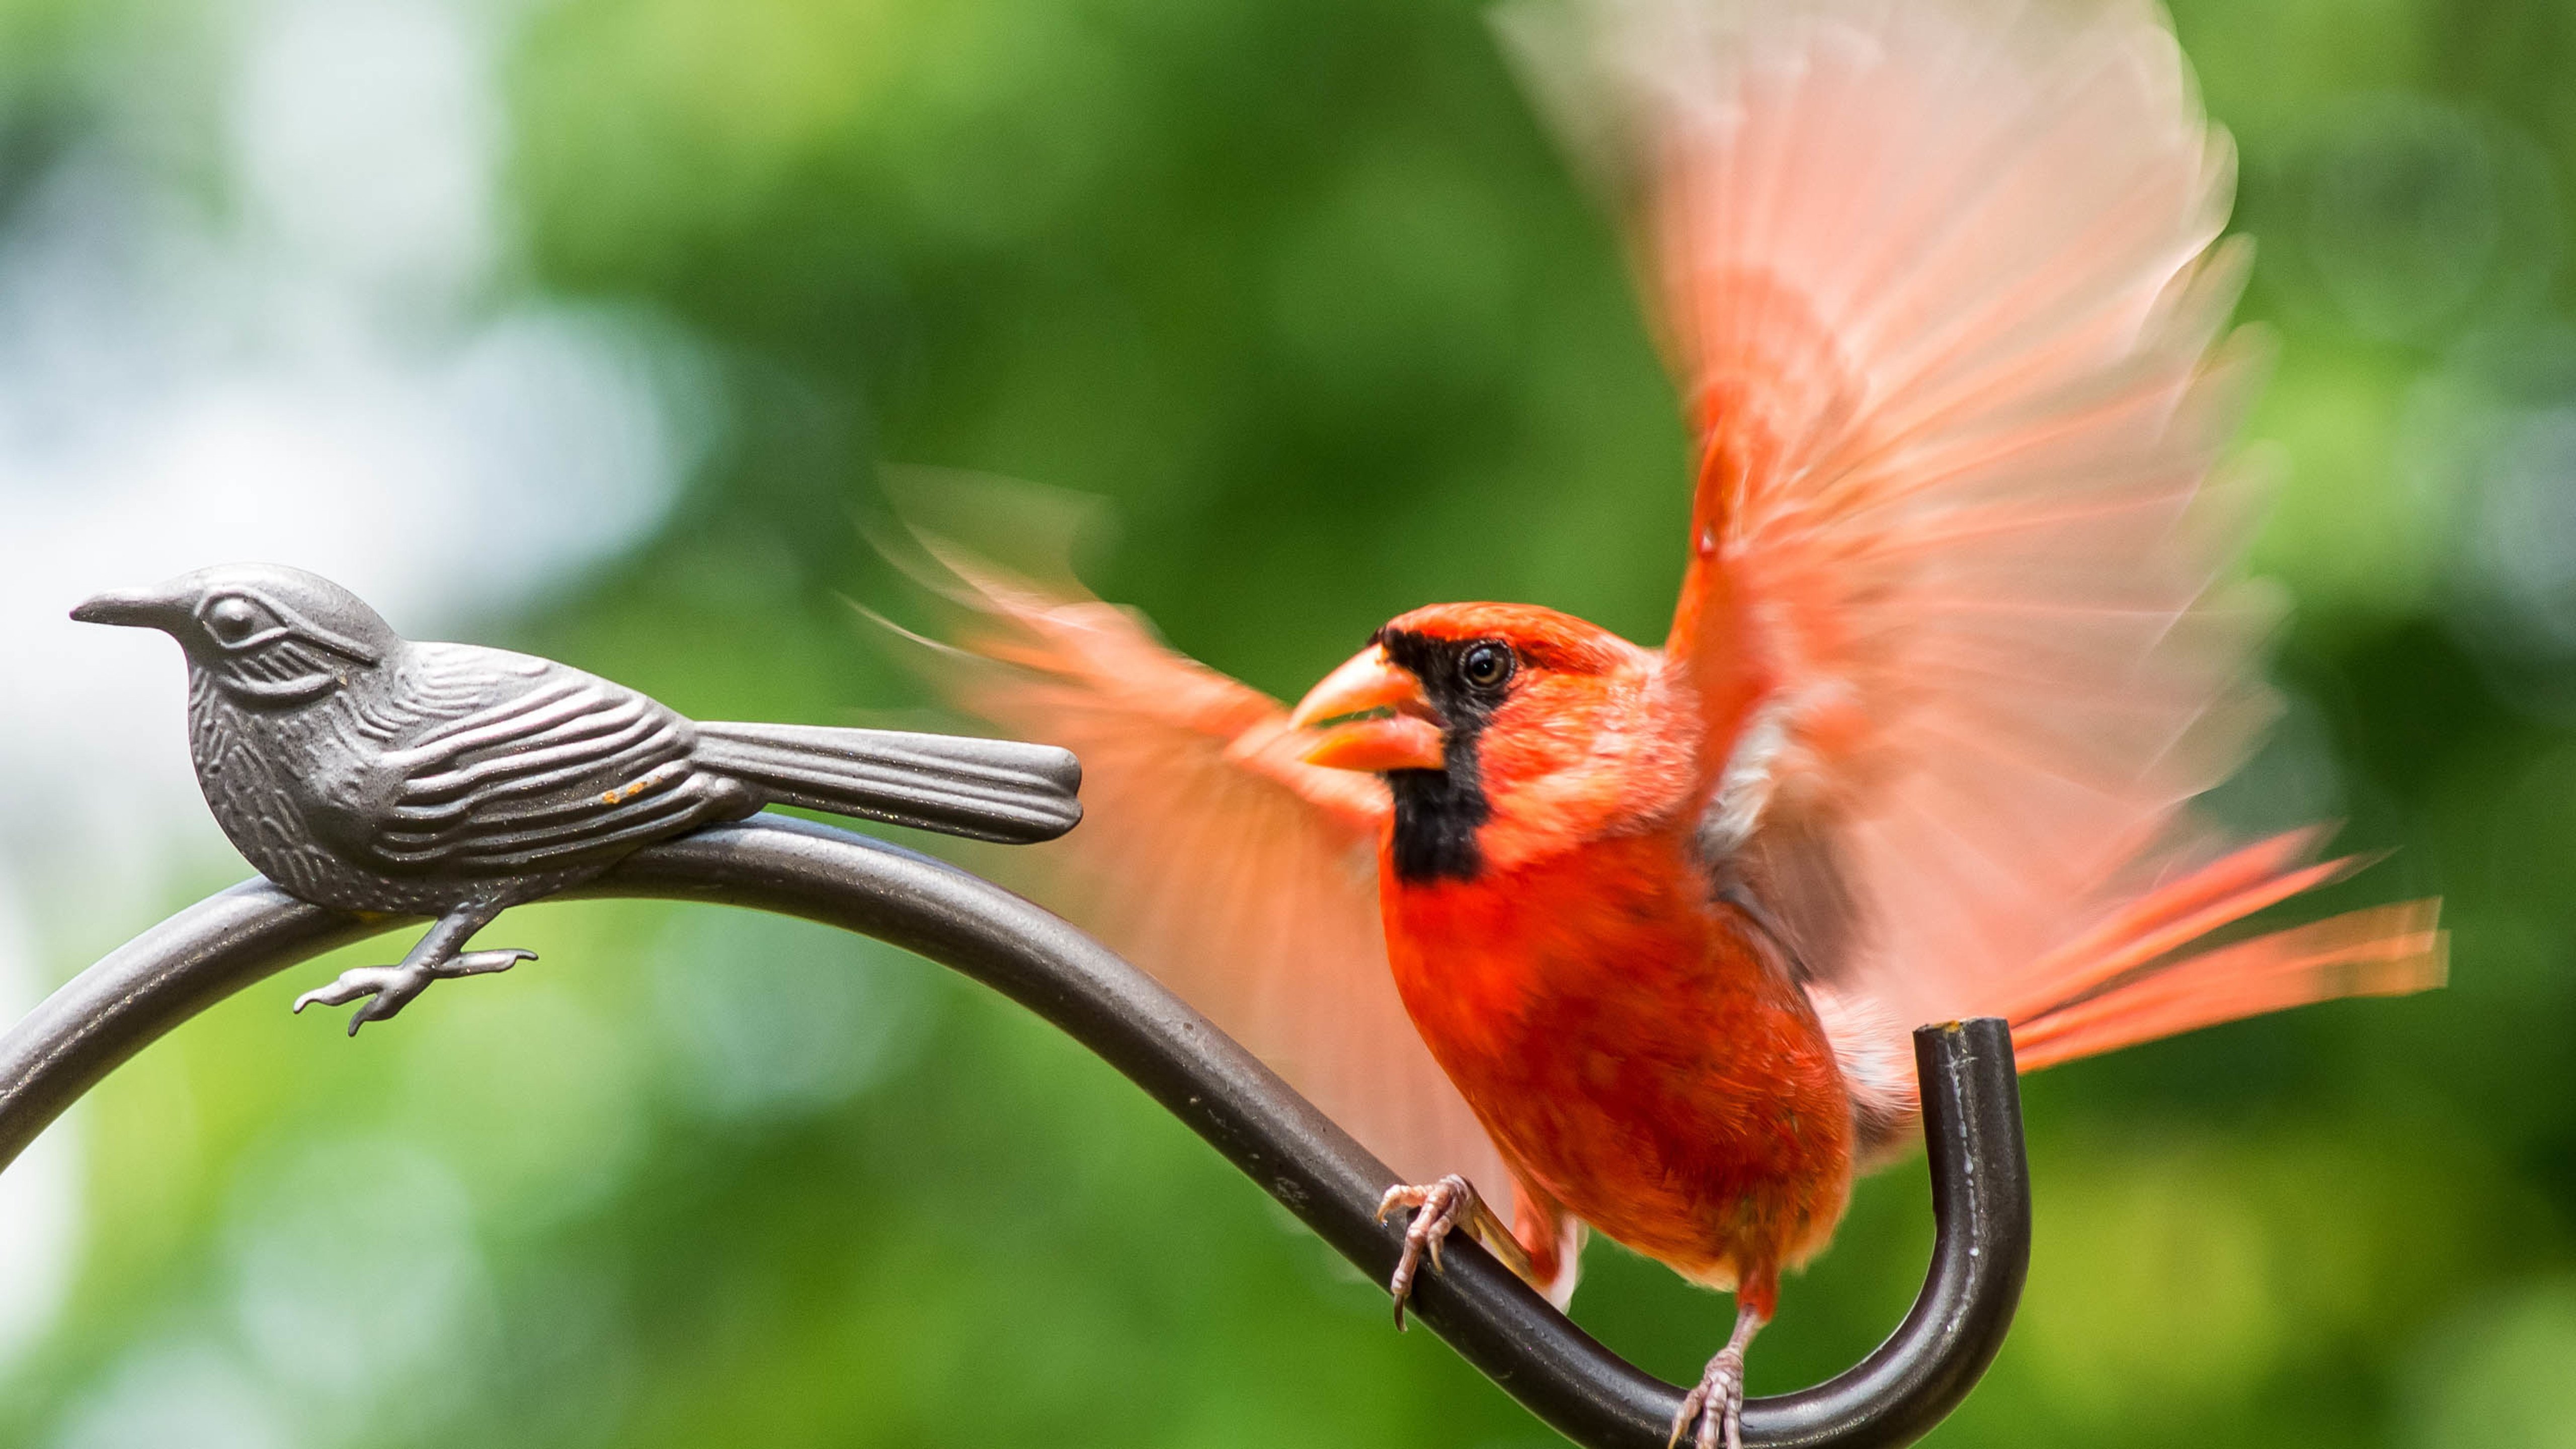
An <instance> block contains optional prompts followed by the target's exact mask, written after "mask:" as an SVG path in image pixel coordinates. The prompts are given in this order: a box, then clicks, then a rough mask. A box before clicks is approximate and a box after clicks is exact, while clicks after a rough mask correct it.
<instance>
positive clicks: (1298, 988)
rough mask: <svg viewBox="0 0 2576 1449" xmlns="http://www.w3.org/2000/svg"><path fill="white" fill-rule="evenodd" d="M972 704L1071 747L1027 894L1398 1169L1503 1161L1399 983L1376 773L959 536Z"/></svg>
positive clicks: (1483, 1170)
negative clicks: (1324, 760)
mask: <svg viewBox="0 0 2576 1449" xmlns="http://www.w3.org/2000/svg"><path fill="white" fill-rule="evenodd" d="M934 552H935V553H936V554H937V556H938V558H939V560H940V562H941V563H942V564H943V565H944V566H945V567H946V568H948V569H949V570H951V571H953V573H954V574H955V576H956V581H957V582H956V585H955V587H954V588H953V589H951V590H949V592H950V594H951V596H952V597H953V598H955V599H956V600H957V601H959V602H961V603H963V604H965V605H967V606H968V607H969V608H970V609H971V611H972V615H971V619H970V621H969V623H968V625H967V626H966V628H965V630H964V631H963V634H962V639H963V642H964V645H965V649H964V650H962V651H956V652H949V653H945V654H944V655H943V659H944V661H945V669H944V672H945V673H946V675H947V678H946V680H945V683H946V684H947V685H948V687H949V689H950V691H951V693H952V694H953V696H954V697H955V698H956V699H957V701H958V702H959V703H960V704H961V705H963V706H964V707H965V708H967V709H969V710H972V711H973V712H974V713H976V714H978V715H980V716H982V717H983V718H985V719H988V720H990V721H992V722H993V723H994V725H995V726H996V727H998V728H999V729H1001V730H1003V731H1005V732H1007V733H1009V734H1012V735H1016V736H1019V737H1022V738H1026V739H1031V740H1039V741H1043V742H1045V743H1048V744H1055V745H1062V746H1064V747H1065V748H1067V749H1070V750H1072V751H1073V752H1074V753H1075V754H1076V755H1078V756H1079V757H1081V760H1082V768H1083V795H1084V799H1085V801H1086V802H1087V808H1086V811H1085V814H1084V817H1083V824H1082V828H1081V829H1079V830H1076V831H1075V832H1073V833H1072V834H1071V835H1070V836H1068V837H1066V838H1065V839H1064V840H1063V841H1061V842H1059V843H1056V844H1052V845H1044V846H1036V847H1032V848H1031V849H1030V850H1029V851H1028V852H1027V854H1028V855H1030V856H1033V857H1036V858H1037V859H1039V860H1040V861H1042V862H1043V864H1042V865H1041V866H1040V869H1041V870H1043V871H1045V872H1046V878H1045V879H1043V880H1041V881H1040V882H1039V883H1038V891H1039V893H1040V895H1041V896H1042V897H1043V898H1044V899H1045V900H1046V901H1047V903H1048V904H1049V905H1051V906H1053V907H1054V908H1055V909H1057V910H1059V911H1061V912H1063V913H1064V914H1066V915H1067V916H1068V917H1070V918H1072V919H1073V920H1075V921H1077V922H1079V923H1080V924H1082V925H1083V926H1084V927H1085V928H1087V929H1089V930H1091V931H1092V932H1094V933H1095V934H1097V935H1099V936H1100V937H1101V939H1103V940H1105V941H1107V942H1108V943H1109V944H1110V945H1111V946H1112V947H1114V948H1115V949H1117V950H1118V951H1119V952H1120V953H1121V954H1123V955H1125V956H1126V957H1127V958H1128V959H1129V960H1132V961H1134V962H1135V963H1136V964H1137V965H1139V966H1142V967H1144V968H1145V969H1146V970H1147V971H1150V972H1152V973H1153V974H1154V976H1155V977H1156V978H1157V979H1159V980H1160V981H1162V982H1163V983H1164V984H1165V985H1167V986H1169V987H1171V988H1172V989H1173V990H1174V991H1176V992H1178V993H1180V995H1181V996H1182V997H1183V998H1185V999H1186V1000H1188V1001H1189V1003H1190V1004H1191V1005H1193V1006H1195V1007H1197V1008H1198V1009H1199V1010H1200V1011H1202V1012H1205V1013H1206V1014H1207V1016H1208V1018H1209V1019H1210V1020H1212V1021H1214V1022H1215V1023H1216V1024H1217V1025H1218V1026H1219V1027H1221V1028H1223V1029H1224V1030H1225V1032H1226V1033H1227V1034H1228V1035H1230V1036H1232V1037H1234V1038H1235V1040H1237V1041H1239V1042H1241V1043H1243V1044H1244V1045H1245V1046H1246V1047H1248V1048H1250V1049H1251V1050H1252V1051H1253V1052H1254V1053H1255V1054H1256V1055H1258V1056H1259V1057H1260V1058H1261V1059H1262V1060H1263V1061H1265V1062H1267V1063H1269V1064H1270V1065H1271V1067H1272V1068H1273V1069H1275V1070H1276V1071H1278V1073H1279V1074H1280V1075H1281V1076H1283V1077H1285V1078H1287V1079H1288V1081H1289V1082H1290V1083H1291V1084H1292V1085H1294V1086H1295V1087H1296V1088H1297V1090H1298V1091H1300V1092H1302V1093H1304V1094H1305V1095H1306V1097H1307V1098H1308V1099H1309V1100H1311V1101H1312V1102H1314V1103H1315V1105H1316V1106H1318V1107H1320V1108H1322V1109H1323V1110H1324V1112H1325V1114H1326V1115H1327V1116H1330V1117H1331V1118H1332V1119H1333V1120H1334V1121H1336V1122H1338V1123H1340V1124H1341V1125H1342V1126H1343V1127H1344V1128H1345V1129H1346V1130H1348V1131H1349V1132H1350V1133H1351V1135H1352V1136H1354V1137H1356V1138H1358V1139H1359V1141H1360V1142H1361V1144H1362V1145H1364V1146H1366V1147H1367V1148H1368V1149H1369V1150H1370V1151H1371V1152H1374V1153H1376V1154H1377V1155H1378V1156H1379V1157H1380V1158H1382V1159H1384V1160H1385V1162H1386V1163H1387V1164H1388V1165H1389V1166H1390V1167H1392V1168H1394V1169H1395V1170H1396V1172H1397V1173H1398V1174H1399V1175H1401V1176H1403V1177H1404V1179H1405V1180H1406V1181H1410V1182H1428V1181H1431V1180H1433V1179H1434V1178H1437V1177H1439V1176H1440V1175H1441V1174H1443V1173H1450V1172H1463V1173H1465V1174H1466V1175H1467V1176H1468V1178H1469V1179H1470V1180H1471V1181H1474V1182H1476V1183H1478V1184H1479V1185H1481V1186H1483V1187H1484V1188H1485V1189H1486V1191H1487V1192H1489V1193H1491V1194H1492V1195H1493V1200H1494V1201H1495V1202H1497V1203H1499V1202H1501V1201H1503V1200H1504V1197H1503V1194H1504V1191H1505V1188H1504V1184H1505V1183H1506V1181H1507V1178H1506V1176H1505V1174H1504V1171H1503V1168H1502V1164H1501V1161H1500V1159H1499V1158H1498V1157H1497V1156H1496V1154H1495V1152H1494V1148H1493V1145H1492V1143H1491V1142H1490V1141H1489V1140H1488V1139H1487V1138H1486V1136H1485V1134H1484V1130H1483V1129H1482V1128H1481V1127H1480V1126H1478V1124H1477V1122H1476V1119H1475V1116H1474V1114H1473V1113H1471V1112H1470V1111H1469V1110H1468V1108H1467V1104H1466V1102H1465V1100H1464V1099H1462V1098H1461V1097H1460V1096H1459V1095H1458V1093H1457V1090H1456V1089H1455V1088H1453V1087H1451V1086H1450V1085H1449V1080H1448V1078H1447V1077H1446V1076H1445V1075H1443V1074H1442V1073H1441V1071H1440V1068H1439V1066H1438V1064H1437V1063H1435V1062H1433V1061H1432V1059H1431V1054H1430V1051H1429V1050H1428V1049H1427V1048H1426V1047H1424V1046H1423V1044H1422V1038H1421V1037H1420V1036H1419V1035H1418V1034H1417V1033H1416V1032H1415V1030H1414V1027H1413V1022H1412V1020H1411V1018H1409V1017H1408V1016H1406V1015H1405V1012H1404V1006H1403V1003H1402V1002H1401V1001H1399V1000H1398V999H1397V997H1396V993H1395V983H1394V979H1393V977H1392V976H1391V975H1390V973H1389V970H1388V966H1387V960H1386V944H1385V935H1384V928H1383V926H1382V925H1381V924H1380V921H1379V915H1378V893H1377V866H1376V842H1377V833H1378V827H1379V823H1380V822H1381V821H1382V820H1383V819H1384V818H1385V815H1386V812H1387V810H1388V809H1389V808H1390V807H1389V805H1388V802H1387V796H1386V790H1385V787H1384V786H1383V785H1382V784H1381V783H1379V782H1378V781H1377V780H1375V779H1372V778H1369V777H1366V776H1359V775H1353V774H1351V773H1349V772H1347V771H1341V770H1323V769H1317V768H1315V767H1313V766H1311V765H1307V764H1304V763H1302V762H1301V761H1300V760H1299V759H1298V758H1297V746H1296V743H1295V741H1294V740H1293V739H1291V738H1290V736H1289V731H1288V721H1287V713H1286V711H1285V710H1283V709H1281V708H1280V706H1279V704H1278V703H1277V702H1276V701H1274V700H1272V699H1270V698H1269V697H1268V696H1266V695H1263V694H1262V693H1260V692H1259V691H1258V690H1254V689H1252V688H1250V687H1248V686H1246V685H1243V684H1240V683H1238V682H1236V681H1234V680H1232V679H1228V678H1226V677H1225V676H1223V675H1220V674H1218V673H1216V672H1215V671H1213V670H1210V669H1207V668H1205V667H1203V666H1201V665H1199V664H1197V663H1195V662H1193V661H1191V660H1188V659H1185V658H1183V657H1181V656H1180V655H1178V654H1175V653H1173V652H1172V651H1171V650H1170V649H1168V648H1166V647H1164V645H1163V644H1162V643H1161V642H1160V641H1158V640H1157V639H1155V638H1154V637H1153V635H1152V634H1151V632H1150V631H1149V627H1148V626H1147V625H1146V624H1145V623H1144V622H1143V621H1142V620H1141V619H1139V618H1138V617H1137V616H1136V615H1135V614H1133V613H1131V612H1129V611H1127V610H1124V609H1119V608H1115V607H1113V606H1111V605H1108V604H1104V603H1101V602H1099V601H1097V600H1095V599H1090V598H1085V597H1078V596H1077V597H1061V596H1050V595H1049V594H1047V593H1044V592H1041V591H1040V590H1038V589H1037V588H1036V587H1034V586H1032V585H1030V584H1028V583H1027V582H1025V581H1023V580H1019V579H1015V578H1011V577H1008V576H1006V575H1003V574H1001V573H1000V572H998V571H996V570H993V569H991V568H989V567H988V566H985V565H983V564H980V563H977V562H975V561H973V560H970V559H967V558H964V557H962V556H960V555H958V554H956V553H954V552H953V551H950V550H946V549H941V548H934Z"/></svg>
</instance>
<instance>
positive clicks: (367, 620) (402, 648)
mask: <svg viewBox="0 0 2576 1449" xmlns="http://www.w3.org/2000/svg"><path fill="white" fill-rule="evenodd" d="M72 617H73V618H74V619H77V620H80V621H82V622H84V623H92V624H125V625H135V626H140V627H143V628H149V629H159V630H161V631H163V632H164V633H167V634H169V635H170V636H171V637H173V638H175V639H177V640H178V641H179V645H180V647H181V648H182V649H184V650H186V651H187V656H188V743H189V750H190V753H191V754H192V755H193V756H194V758H195V761H196V767H197V782H198V784H199V785H200V786H201V787H202V788H203V789H204V790H205V793H206V803H207V805H208V806H209V807H211V808H212V809H213V811H214V815H215V820H216V822H217V823H218V824H220V825H221V826H222V827H223V830H224V834H225V835H226V836H228V837H230V838H231V840H232V843H233V845H234V846H235V848H237V849H239V850H240V851H241V853H242V854H243V855H244V856H246V857H248V858H249V860H250V863H251V864H252V865H253V866H255V867H257V868H258V869H259V870H260V871H261V872H262V873H263V874H265V875H267V876H268V878H269V879H271V880H273V881H275V882H276V883H277V884H278V885H279V886H281V887H283V888H284V889H286V890H287V891H289V892H290V893H292V894H294V895H296V896H298V897H301V898H302V899H304V900H307V901H311V902H313V903H314V904H316V905H323V906H332V907H337V908H339V909H342V910H359V911H386V912H399V913H402V914H406V915H432V916H436V917H437V918H438V923H437V924H436V925H434V926H432V927H431V928H430V930H429V934H427V935H426V936H423V937H422V938H421V940H420V943H419V944H418V945H416V946H414V947H413V948H412V950H411V953H410V954H409V955H407V956H405V957H404V958H403V959H402V961H401V963H400V964H398V965H394V966H369V967H361V968H358V969H355V970H351V971H347V972H344V973H342V975H341V976H340V979H339V980H338V981H336V982H334V983H332V984H331V985H329V986H326V987H324V988H322V989H320V990H318V991H310V992H307V993H305V994H304V995H303V996H301V997H298V998H297V999H296V1002H295V1009H296V1010H297V1011H299V1012H301V1011H302V1010H303V1009H304V1008H305V1007H306V1006H308V1005H310V1004H312V1003H314V1002H321V1003H323V1004H325V1005H330V1006H338V1005H341V1004H343V1003H345V1002H350V1001H355V1000H357V999H359V998H360V997H372V998H373V999H372V1000H370V1001H368V1002H367V1003H366V1004H365V1005H364V1006H361V1007H360V1008H359V1009H358V1010H357V1012H356V1013H355V1014H354V1015H352V1016H351V1017H350V1018H349V1032H350V1034H351V1035H353V1036H354V1035H356V1034H357V1030H358V1028H359V1027H361V1026H363V1025H365V1024H366V1023H367V1022H370V1021H380V1020H383V1019H385V1018H388V1017H391V1016H393V1015H394V1014H395V1013H396V1012H399V1011H401V1010H402V1009H403V1007H404V1006H405V1005H406V1004H408V1003H409V1002H410V1001H411V1000H412V998H414V997H416V996H418V995H419V994H420V993H421V992H422V991H424V990H426V989H428V987H429V984H430V983H431V982H433V981H436V980H439V979H441V978H444V977H451V976H472V975H477V974H480V973H483V972H487V971H506V970H508V969H509V968H510V967H511V966H513V965H515V964H516V963H518V962H519V961H522V960H533V959H535V953H534V952H530V951H522V950H516V949H512V948H507V947H504V948H500V949H496V950H482V951H466V950H463V949H462V948H463V946H464V945H465V943H466V941H467V940H468V939H469V938H471V937H472V936H473V934H474V933H475V932H476V931H479V930H481V929H482V928H483V927H484V926H486V925H488V924H489V923H490V922H491V921H492V919H493V918H494V917H496V916H498V915H499V914H500V913H501V912H502V911H504V910H506V909H508V908H509V907H511V906H514V905H519V904H521V903H524V902H527V901H532V900H536V899H538V898H540V897H542V896H546V895H549V894H551V893H553V892H555V891H559V890H562V889H563V888H565V887H566V886H570V885H575V884H578V883H580V882H582V881H584V880H588V879H589V878H591V877H592V876H595V875H598V874H599V873H600V872H602V871H604V870H606V869H607V868H608V867H609V866H610V865H612V864H614V863H615V862H616V861H617V860H618V859H620V858H621V857H623V856H625V855H627V854H628V853H630V852H632V851H634V850H636V849H638V848H640V847H642V846H645V845H649V844H651V843H652V842H654V841H657V840H666V839H669V838H670V837H672V836H676V835H684V834H687V833H688V832H689V831H692V830H695V829H698V828H699V827H701V826H705V825H711V824H715V823H717V822H720V821H727V820H739V819H741V818H743V817H744V816H747V815H750V814H752V813H753V812H755V811H757V810H759V809H761V808H762V807H763V806H767V805H797V806H803V807H805V808H808V809H814V810H823V811H828V812H831V813H833V814H836V815H849V816H856V817H858V818H860V819H864V820H877V821H884V822H887V823H890V824H896V825H909V826H914V827H917V828H919V829H923V830H936V831H940V832H943V833H945V834H949V835H962V836H965V837H967V838H969V839H974V840H992V841H1003V842H1010V843H1028V842H1033V841H1040V840H1051V839H1054V838H1055V837H1056V836H1059V835H1062V834H1063V833H1064V832H1066V831H1067V830H1070V829H1072V828H1073V826H1074V824H1075V823H1076V822H1077V821H1079V820H1080V819H1081V818H1082V807H1081V805H1080V804H1079V803H1078V802H1077V801H1076V800H1075V798H1074V795H1075V791H1076V790H1077V789H1078V788H1079V787H1080V784H1081V779H1082V769H1081V766H1080V764H1079V763H1078V762H1077V761H1076V760H1075V759H1074V757H1073V755H1072V754H1071V753H1070V752H1068V751H1065V750H1061V749H1056V748H1053V747H1051V746H1045V745H1029V744H1019V743H1014V742H1011V741H1006V740H988V739H974V738H967V737H961V736H950V735H930V734H909V733H898V732H894V731H887V730H867V729H832V728H819V727H814V726H806V725H773V724H698V723H694V722H692V721H690V720H688V719H686V718H684V717H682V716H681V715H679V714H678V713H676V712H674V711H673V710H671V709H669V708H666V707H665V706H663V705H662V704H660V703H658V702H656V701H655V700H652V699H649V698H647V697H645V696H644V695H641V694H638V693H636V692H635V691H634V690H631V689H628V688H626V687H624V686H622V685H619V684H614V683H611V682H610V681H608V680H605V679H601V678H599V677H597V676H595V675H591V674H585V673H583V672H582V671H580V670H578V669H573V668H570V667H568V666H566V665H562V664H557V663H554V662H553V661H551V660H546V659H537V658H532V657H530V656H528V655H525V654H514V653H511V652H509V651H507V650H502V649H484V648H478V647H476V646H473V645H470V644H417V643H413V642H411V641H409V640H406V639H404V638H402V637H401V636H400V635H397V634H396V633H394V631H393V630H392V628H390V627H389V626H387V625H386V623H385V621H384V620H383V619H381V618H379V617H378V616H377V614H376V612H375V610H373V609H370V608H368V607H367V606H366V604H365V603H363V602H361V601H360V600H359V599H358V598H357V596H356V595H354V594H351V593H350V592H349V591H348V590H346V589H343V588H341V587H340V586H339V585H337V584H334V583H332V582H330V581H329V580H327V579H323V578H318V577H316V576H314V575H312V574H309V573H306V572H304V571H302V570H300V569H292V568H285V567H281V566H279V565H275V564H227V565H222V566H219V567H216V568H208V569H200V570H198V571H196V572H194V573H189V574H182V575H180V576H179V577H177V578H175V579H172V580H170V581H169V582H167V583H164V584H161V585H160V586H158V587H156V588H150V589H141V590H134V591H128V592H112V593H104V594H100V595H98V596H97V597H95V598H92V599H90V600H88V601H87V602H85V603H83V604H81V605H80V607H78V608H76V609H74V610H72Z"/></svg>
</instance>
